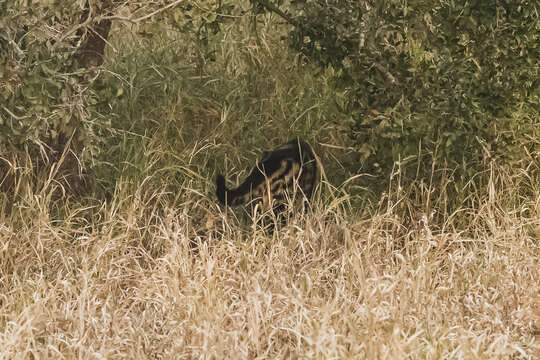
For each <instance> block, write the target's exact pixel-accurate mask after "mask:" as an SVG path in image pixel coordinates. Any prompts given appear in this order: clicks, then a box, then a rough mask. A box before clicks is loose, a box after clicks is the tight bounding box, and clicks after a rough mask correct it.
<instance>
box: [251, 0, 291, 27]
mask: <svg viewBox="0 0 540 360" xmlns="http://www.w3.org/2000/svg"><path fill="white" fill-rule="evenodd" d="M255 1H256V2H257V3H259V4H261V5H262V6H264V7H265V8H266V9H267V10H269V11H271V12H273V13H276V14H277V15H279V16H280V17H281V18H283V19H284V20H285V21H287V22H288V23H289V24H291V25H294V26H298V27H301V25H300V24H299V23H298V22H297V21H296V20H295V19H293V18H292V17H290V16H289V15H288V14H286V13H284V12H283V11H281V10H280V9H279V8H278V7H277V6H275V5H274V4H272V3H271V2H269V1H268V0H255Z"/></svg>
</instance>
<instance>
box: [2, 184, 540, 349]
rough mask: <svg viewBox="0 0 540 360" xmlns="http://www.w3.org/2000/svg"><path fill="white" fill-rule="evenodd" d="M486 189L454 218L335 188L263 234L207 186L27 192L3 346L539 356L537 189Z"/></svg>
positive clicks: (6, 261)
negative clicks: (407, 219)
mask: <svg viewBox="0 0 540 360" xmlns="http://www.w3.org/2000/svg"><path fill="white" fill-rule="evenodd" d="M496 190H497V192H496V193H494V194H491V195H493V196H495V197H491V196H489V197H488V198H487V199H485V200H483V202H481V204H480V205H481V206H479V209H480V210H479V211H478V212H477V213H476V215H475V216H474V219H473V220H474V221H471V228H470V229H464V230H463V231H454V232H449V231H434V230H433V228H432V226H431V224H429V222H428V221H427V220H426V218H424V219H422V217H419V219H420V220H419V221H418V222H417V223H413V224H410V225H409V226H408V228H406V229H404V228H403V226H402V225H403V223H402V222H401V220H400V218H399V216H396V215H397V214H395V213H392V211H391V210H388V211H386V212H380V213H376V214H373V215H372V216H371V217H370V218H368V219H360V218H358V217H357V216H355V215H352V214H350V213H349V212H348V211H344V210H343V208H344V206H341V205H340V199H337V200H335V201H334V202H332V203H331V204H323V202H322V201H320V202H318V203H316V204H315V206H314V207H315V209H313V211H310V212H308V213H307V214H304V215H302V214H298V215H296V216H295V217H293V219H291V221H290V223H289V224H288V225H287V226H286V227H284V228H283V229H281V230H279V231H276V232H275V233H274V234H273V235H268V234H265V233H264V232H263V231H261V230H259V229H257V228H254V227H251V228H246V227H245V226H242V225H241V222H240V224H239V222H238V220H236V219H235V218H234V217H233V216H232V215H233V214H232V213H230V212H229V213H226V214H224V213H223V212H222V211H221V210H220V209H219V208H218V207H217V206H216V205H215V201H214V199H213V198H212V197H211V196H208V197H206V196H203V195H193V196H191V200H189V201H186V202H185V203H183V204H181V205H180V206H178V207H177V208H174V209H173V208H167V207H166V206H164V207H163V208H160V206H159V205H152V204H160V202H159V194H150V195H145V194H143V193H141V192H137V193H135V194H134V195H133V196H131V197H129V198H127V199H124V200H123V201H118V200H117V199H113V201H112V202H110V203H108V204H103V205H102V207H101V209H94V210H93V213H94V218H93V220H92V221H89V220H85V219H86V218H85V217H84V216H83V215H82V214H84V213H85V212H88V209H86V210H85V209H74V210H70V211H69V212H68V214H67V215H66V217H65V218H64V219H63V220H62V221H59V220H53V219H52V217H51V215H50V214H49V213H48V210H47V207H46V206H45V204H43V201H44V200H43V199H40V198H39V197H38V196H36V197H34V198H33V201H34V202H33V203H27V204H26V205H25V206H24V207H23V206H21V205H19V207H18V208H16V210H17V211H15V212H14V213H13V214H12V215H11V217H10V219H9V221H5V222H2V223H1V224H0V329H1V331H0V358H2V359H27V358H55V359H59V358H65V359H71V358H81V359H97V358H106V359H120V358H130V359H145V358H163V359H170V358H175V359H181V358H187V359H191V358H205V359H256V358H258V359H269V358H272V359H274V358H278V359H280V358H283V359H296V358H315V359H330V358H336V359H345V358H360V359H363V358H369V359H387V358H392V359H405V358H411V359H498V358H499V359H505V358H524V359H535V358H538V355H539V354H540V342H539V341H540V338H539V331H540V270H539V269H540V264H539V262H540V261H539V258H540V256H539V254H540V252H539V234H540V196H539V195H538V194H533V196H532V197H531V198H529V199H528V200H527V201H525V202H524V203H523V204H524V205H523V209H525V208H526V210H527V214H529V215H528V216H523V215H522V214H523V211H524V210H523V209H522V210H523V211H521V212H520V211H516V212H513V213H512V212H508V213H504V212H502V211H496V212H494V211H491V210H490V209H494V208H495V207H496V206H497V199H498V197H497V194H501V195H502V194H504V193H505V191H506V190H508V191H510V190H509V189H496ZM396 228H399V229H400V231H395V230H396ZM396 234H399V235H396Z"/></svg>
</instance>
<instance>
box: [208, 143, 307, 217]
mask: <svg viewBox="0 0 540 360" xmlns="http://www.w3.org/2000/svg"><path fill="white" fill-rule="evenodd" d="M317 174H318V168H317V161H316V159H315V156H314V155H313V151H312V150H311V147H310V146H309V145H308V144H307V143H306V142H304V141H301V140H299V139H295V140H292V141H290V142H288V143H286V144H284V145H283V146H281V147H279V148H278V149H276V150H274V151H271V152H264V153H263V156H262V159H261V160H260V161H259V162H258V163H257V165H256V166H255V167H254V168H253V170H252V171H251V173H250V174H249V176H248V177H247V178H246V180H245V181H244V182H243V183H242V184H241V185H240V186H239V187H238V188H236V189H227V187H226V185H225V177H224V176H223V175H218V176H217V179H216V184H217V191H216V195H217V198H218V200H219V201H220V202H221V204H223V205H228V206H238V205H244V204H248V203H250V202H262V203H263V204H267V205H270V206H272V207H273V208H274V210H278V211H281V210H282V209H283V207H284V206H285V204H286V202H287V200H288V199H289V198H292V197H293V195H296V197H301V198H305V199H307V200H309V199H310V198H311V195H312V193H313V190H314V188H315V185H316V183H317ZM295 185H297V187H296V188H295Z"/></svg>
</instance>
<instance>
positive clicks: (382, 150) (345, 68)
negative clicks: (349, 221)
mask: <svg viewBox="0 0 540 360" xmlns="http://www.w3.org/2000/svg"><path fill="white" fill-rule="evenodd" d="M259 3H262V4H263V5H265V6H266V7H267V8H268V9H274V10H275V8H273V7H272V5H271V4H269V3H268V2H266V1H259ZM286 8H287V10H288V11H289V14H286V13H281V15H282V16H283V17H285V18H286V19H287V20H288V21H289V22H290V23H291V24H292V25H293V29H292V30H291V32H290V40H291V44H292V46H293V47H294V48H295V49H297V50H298V51H301V52H302V53H303V54H305V55H306V56H307V57H308V58H310V59H312V60H314V61H316V62H317V63H319V64H320V65H321V66H323V67H326V68H331V69H333V70H334V71H335V73H336V76H335V84H334V86H335V88H336V90H337V94H338V95H339V96H336V100H337V101H338V103H339V105H340V106H341V109H342V111H343V113H344V114H346V117H347V119H348V120H347V121H348V122H349V123H350V125H351V127H350V136H351V137H352V138H353V139H354V141H355V142H356V144H357V150H358V152H359V160H360V162H365V164H366V165H368V169H369V166H373V167H372V169H376V168H378V169H381V168H382V169H383V170H384V174H387V173H389V172H390V170H391V169H392V167H393V164H394V162H395V161H397V160H402V161H401V165H402V166H403V165H404V163H403V160H404V159H405V160H407V159H414V163H413V165H414V166H411V167H407V166H404V167H403V171H406V170H407V169H408V168H410V170H411V171H410V174H411V177H414V178H416V177H417V176H420V177H427V176H428V175H430V174H431V170H432V165H433V164H434V163H435V164H439V165H440V166H442V167H450V168H451V169H453V170H456V172H455V176H456V177H457V178H463V179H469V178H470V177H471V176H472V175H473V174H476V173H477V172H479V171H482V170H483V164H484V163H485V160H486V159H488V158H490V157H494V156H496V157H506V158H508V159H514V160H515V159H516V158H522V157H523V156H520V155H522V154H523V145H525V146H526V147H527V148H528V149H529V150H530V151H532V152H534V151H538V141H535V140H534V138H536V139H538V137H539V136H540V134H539V131H540V130H538V115H539V113H538V108H539V107H538V106H539V105H540V96H539V94H540V93H539V88H538V86H539V84H540V82H539V79H540V78H539V71H540V70H539V67H538V59H539V58H540V31H539V29H540V18H539V10H540V9H539V8H538V5H537V4H536V3H531V2H527V1H524V0H522V1H513V2H496V1H479V0H478V1H449V0H440V1H401V0H389V1H382V2H376V3H375V4H374V3H373V2H372V1H364V0H362V1H358V0H330V1H313V0H295V1H291V3H290V4H287V6H286ZM278 12H279V11H278ZM525 108H526V109H527V111H525V112H524V111H523V109H525ZM531 135H533V136H532V137H531ZM531 139H533V140H531ZM467 181H468V180H467ZM378 183H381V182H380V181H378ZM385 186H386V185H385Z"/></svg>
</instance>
